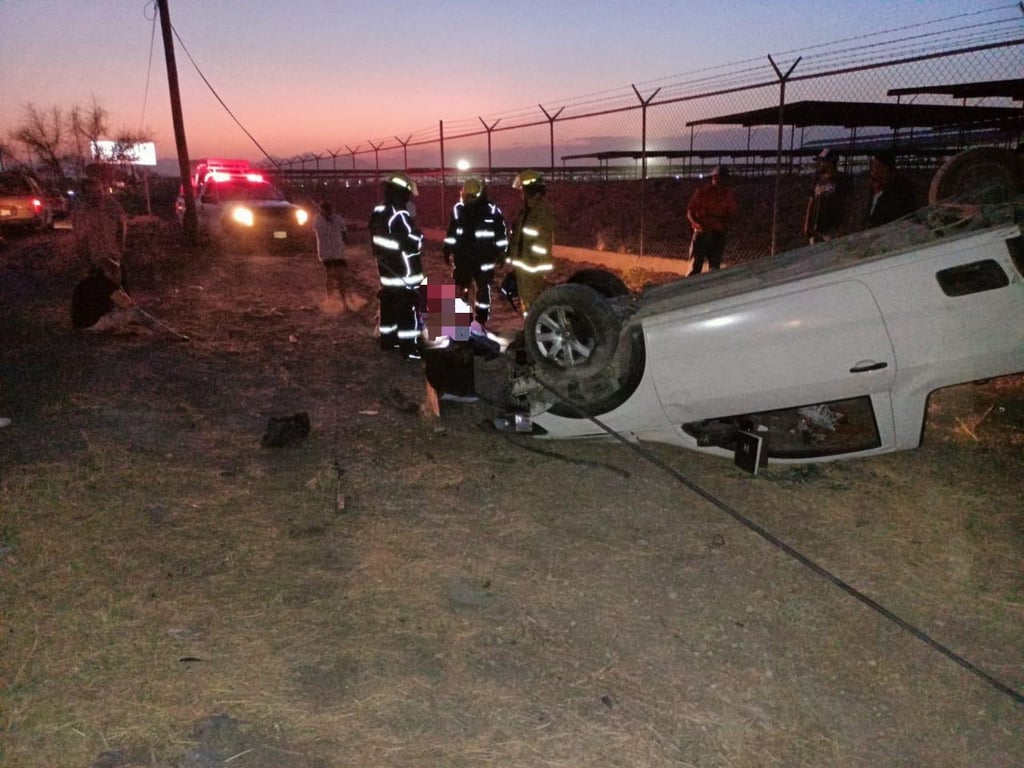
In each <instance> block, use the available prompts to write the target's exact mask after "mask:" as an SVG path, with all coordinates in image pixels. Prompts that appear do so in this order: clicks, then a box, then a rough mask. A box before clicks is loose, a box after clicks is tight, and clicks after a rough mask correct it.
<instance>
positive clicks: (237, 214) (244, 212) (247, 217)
mask: <svg viewBox="0 0 1024 768" xmlns="http://www.w3.org/2000/svg"><path fill="white" fill-rule="evenodd" d="M231 218H232V219H234V220H235V221H237V222H238V223H239V224H243V225H245V226H246V227H251V226H252V225H253V215H252V210H251V209H249V208H246V207H245V206H241V205H239V206H237V207H235V208H234V209H232V211H231Z"/></svg>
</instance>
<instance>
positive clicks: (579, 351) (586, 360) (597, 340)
mask: <svg viewBox="0 0 1024 768" xmlns="http://www.w3.org/2000/svg"><path fill="white" fill-rule="evenodd" d="M523 330H524V333H525V338H526V351H527V354H528V355H529V356H530V359H531V360H532V361H533V362H534V363H535V364H536V365H537V366H538V367H539V368H540V369H542V370H543V371H544V372H546V373H550V374H552V375H555V376H557V377H566V378H569V379H583V378H588V377H590V376H593V375H594V374H595V373H597V372H599V371H600V370H601V369H603V368H604V367H605V366H606V365H607V364H608V362H609V361H610V360H611V359H612V357H613V356H614V355H615V349H616V346H617V345H618V340H619V322H618V319H617V318H616V316H615V313H614V312H613V310H612V308H611V306H609V305H608V303H607V301H605V298H604V297H603V296H601V294H599V293H598V292H597V291H595V290H594V289H593V288H590V287H588V286H586V285H579V284H576V283H565V284H563V285H556V286H554V287H553V288H549V289H548V290H546V291H544V293H542V294H541V295H540V296H538V297H537V300H536V301H534V303H533V305H532V306H531V307H530V311H529V312H528V314H527V316H526V323H525V325H524V328H523Z"/></svg>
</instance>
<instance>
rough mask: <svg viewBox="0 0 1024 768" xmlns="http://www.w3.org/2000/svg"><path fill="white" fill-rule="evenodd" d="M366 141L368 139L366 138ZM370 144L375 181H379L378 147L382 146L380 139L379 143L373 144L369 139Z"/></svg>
mask: <svg viewBox="0 0 1024 768" xmlns="http://www.w3.org/2000/svg"><path fill="white" fill-rule="evenodd" d="M367 141H370V140H369V139H367ZM370 146H371V147H373V168H374V171H375V173H376V176H377V181H380V148H381V147H383V146H384V142H383V141H382V142H381V143H380V144H374V143H373V142H372V141H370Z"/></svg>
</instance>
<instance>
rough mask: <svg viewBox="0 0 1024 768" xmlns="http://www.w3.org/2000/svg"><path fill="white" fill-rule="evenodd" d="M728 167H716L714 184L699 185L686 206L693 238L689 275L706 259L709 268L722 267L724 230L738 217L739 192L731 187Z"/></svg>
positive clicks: (713, 172)
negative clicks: (737, 193) (734, 191)
mask: <svg viewBox="0 0 1024 768" xmlns="http://www.w3.org/2000/svg"><path fill="white" fill-rule="evenodd" d="M728 178H729V169H728V168H727V167H726V166H724V165H718V166H715V168H714V169H713V170H712V171H711V183H710V184H705V185H704V186H702V187H699V188H698V189H697V191H696V192H694V193H693V197H692V198H690V204H689V205H687V206H686V218H687V220H688V221H689V222H690V226H691V227H692V228H693V238H692V239H691V240H690V258H691V259H692V260H693V266H692V267H691V268H690V274H689V275H688V277H692V276H693V275H699V274H700V273H701V270H703V269H704V262H705V261H707V263H708V269H709V270H716V269H720V268H721V266H722V255H723V254H724V253H725V232H726V229H727V228H728V226H729V224H730V223H731V222H732V220H733V218H734V217H735V216H736V210H737V204H736V195H735V194H734V193H733V191H732V188H731V187H729V186H728V183H727V181H726V179H728Z"/></svg>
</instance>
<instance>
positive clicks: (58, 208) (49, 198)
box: [43, 187, 71, 221]
mask: <svg viewBox="0 0 1024 768" xmlns="http://www.w3.org/2000/svg"><path fill="white" fill-rule="evenodd" d="M43 193H44V194H45V195H46V204H47V205H48V206H50V215H51V216H52V217H53V220H54V221H62V220H64V219H66V218H67V217H68V216H69V215H70V214H71V201H70V200H69V199H68V197H67V195H66V194H65V193H63V192H61V191H60V190H59V189H57V188H56V187H47V188H46V189H45V190H43Z"/></svg>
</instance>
